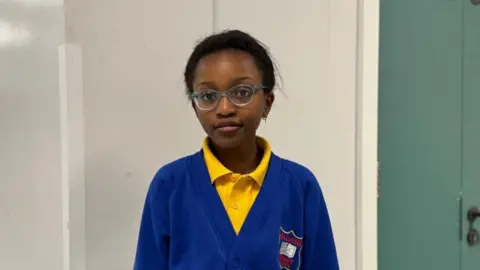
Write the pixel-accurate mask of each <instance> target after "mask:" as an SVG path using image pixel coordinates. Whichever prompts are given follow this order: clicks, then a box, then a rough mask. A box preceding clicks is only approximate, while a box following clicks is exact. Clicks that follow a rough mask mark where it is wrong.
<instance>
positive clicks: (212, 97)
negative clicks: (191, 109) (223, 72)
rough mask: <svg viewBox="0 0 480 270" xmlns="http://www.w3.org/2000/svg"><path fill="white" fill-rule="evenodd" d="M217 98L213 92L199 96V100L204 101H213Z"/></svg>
mask: <svg viewBox="0 0 480 270" xmlns="http://www.w3.org/2000/svg"><path fill="white" fill-rule="evenodd" d="M216 98H217V94H216V93H215V92H206V93H201V94H200V99H202V100H205V101H211V100H215V99H216Z"/></svg>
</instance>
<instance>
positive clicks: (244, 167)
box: [210, 138, 263, 174]
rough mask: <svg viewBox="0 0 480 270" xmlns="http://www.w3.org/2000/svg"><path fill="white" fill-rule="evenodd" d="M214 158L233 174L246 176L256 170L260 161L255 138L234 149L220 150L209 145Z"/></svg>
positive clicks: (260, 156) (260, 153) (259, 151)
mask: <svg viewBox="0 0 480 270" xmlns="http://www.w3.org/2000/svg"><path fill="white" fill-rule="evenodd" d="M210 148H211V149H212V152H213V154H214V155H215V157H216V158H217V159H218V160H219V161H220V162H221V163H222V164H223V165H224V166H225V167H226V168H227V169H229V170H231V171H232V172H233V173H238V174H247V173H251V172H253V171H254V170H255V168H257V166H258V164H259V163H260V160H261V159H262V155H263V154H262V150H261V149H259V147H258V145H257V142H256V138H255V139H253V140H249V141H248V142H246V143H244V144H242V145H239V146H238V147H234V148H220V147H217V146H215V145H214V144H213V143H210Z"/></svg>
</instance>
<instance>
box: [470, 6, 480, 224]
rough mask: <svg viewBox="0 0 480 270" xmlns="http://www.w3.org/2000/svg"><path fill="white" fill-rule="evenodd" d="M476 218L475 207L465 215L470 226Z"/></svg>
mask: <svg viewBox="0 0 480 270" xmlns="http://www.w3.org/2000/svg"><path fill="white" fill-rule="evenodd" d="M479 1H480V0H479ZM478 218H480V209H478V208H477V207H472V208H470V210H468V213H467V219H468V221H469V222H470V223H472V224H471V225H473V223H474V222H475V220H477V219H478Z"/></svg>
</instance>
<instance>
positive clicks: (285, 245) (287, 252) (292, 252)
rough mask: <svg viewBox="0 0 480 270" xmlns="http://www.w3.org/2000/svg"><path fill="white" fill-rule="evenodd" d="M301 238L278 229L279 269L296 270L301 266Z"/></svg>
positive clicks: (290, 232) (291, 232)
mask: <svg viewBox="0 0 480 270" xmlns="http://www.w3.org/2000/svg"><path fill="white" fill-rule="evenodd" d="M302 247H303V237H298V236H296V235H295V233H294V232H293V230H292V231H288V232H287V231H285V230H284V229H283V228H282V227H280V237H279V249H280V268H281V269H283V270H298V269H300V264H301V261H302V260H301V255H302V252H301V251H302Z"/></svg>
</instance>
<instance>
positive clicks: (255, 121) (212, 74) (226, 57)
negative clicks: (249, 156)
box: [193, 50, 274, 148]
mask: <svg viewBox="0 0 480 270" xmlns="http://www.w3.org/2000/svg"><path fill="white" fill-rule="evenodd" d="M238 85H249V86H257V85H262V73H261V72H260V71H259V69H258V68H257V65H256V64H255V60H254V58H253V57H252V56H251V55H250V54H248V53H246V52H243V51H239V50H224V51H219V52H216V53H213V54H210V55H207V56H205V57H203V58H202V59H201V60H200V61H199V63H198V65H197V68H196V70H195V76H194V80H193V89H194V90H193V91H194V93H195V94H199V93H206V91H209V90H216V91H218V92H219V93H225V92H226V91H227V90H229V89H231V88H232V87H235V86H238ZM244 94H245V92H242V91H239V92H236V93H235V94H234V95H238V96H243V95H244ZM205 98H206V99H209V98H211V96H205ZM273 101H274V95H273V93H265V92H264V91H263V90H261V89H260V90H256V91H255V94H254V95H253V99H252V101H251V102H250V103H248V104H247V105H244V106H237V105H234V104H233V103H232V102H231V101H230V100H229V99H228V98H227V97H226V96H223V97H221V98H220V100H219V102H218V104H217V105H216V106H215V107H213V108H212V109H209V110H201V109H200V108H198V107H197V106H195V112H196V115H197V117H198V120H199V121H200V123H201V125H202V127H203V129H204V130H205V132H206V133H207V135H208V136H209V137H210V139H211V140H212V141H213V143H214V144H215V145H216V146H218V147H221V148H232V147H237V146H241V145H243V144H244V143H245V142H249V141H251V140H255V136H256V131H257V128H258V126H259V125H260V121H261V120H262V117H267V115H268V113H269V112H270V108H271V106H272V104H273Z"/></svg>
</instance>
